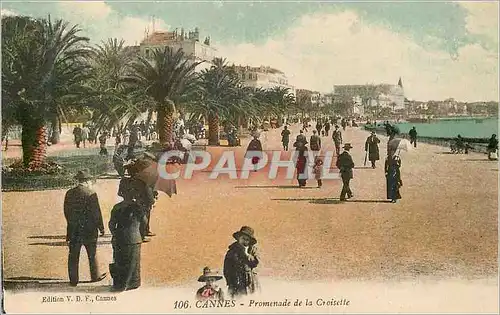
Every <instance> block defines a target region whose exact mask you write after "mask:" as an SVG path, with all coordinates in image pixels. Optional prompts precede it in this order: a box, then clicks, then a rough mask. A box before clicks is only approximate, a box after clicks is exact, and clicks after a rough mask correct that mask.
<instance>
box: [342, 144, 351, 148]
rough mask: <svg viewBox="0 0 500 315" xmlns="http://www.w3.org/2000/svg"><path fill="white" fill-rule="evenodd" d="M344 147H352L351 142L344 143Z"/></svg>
mask: <svg viewBox="0 0 500 315" xmlns="http://www.w3.org/2000/svg"><path fill="white" fill-rule="evenodd" d="M344 149H352V145H351V144H350V143H346V144H344Z"/></svg>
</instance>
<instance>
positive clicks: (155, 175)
mask: <svg viewBox="0 0 500 315" xmlns="http://www.w3.org/2000/svg"><path fill="white" fill-rule="evenodd" d="M131 168H133V173H135V175H134V177H136V178H138V179H140V180H142V181H143V182H145V183H146V184H147V185H149V186H154V190H156V191H163V192H164V193H166V194H167V195H168V196H169V197H172V195H173V194H177V186H176V183H175V179H165V178H162V177H161V176H160V174H159V172H158V162H156V161H152V160H149V159H140V160H138V161H136V162H135V163H134V164H133V165H132V166H131ZM166 170H167V172H168V173H170V174H173V173H176V172H177V171H178V167H177V166H176V164H172V163H168V164H167V165H166Z"/></svg>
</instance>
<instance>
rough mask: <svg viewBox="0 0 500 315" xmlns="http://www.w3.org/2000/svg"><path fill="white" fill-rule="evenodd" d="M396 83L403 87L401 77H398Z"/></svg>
mask: <svg viewBox="0 0 500 315" xmlns="http://www.w3.org/2000/svg"><path fill="white" fill-rule="evenodd" d="M398 85H399V86H400V87H401V88H403V81H401V77H399V81H398Z"/></svg>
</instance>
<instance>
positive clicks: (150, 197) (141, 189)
mask: <svg viewBox="0 0 500 315" xmlns="http://www.w3.org/2000/svg"><path fill="white" fill-rule="evenodd" d="M127 192H128V193H132V194H135V195H136V196H137V201H138V202H139V204H140V205H141V206H142V207H143V210H148V209H150V208H151V207H152V206H153V204H154V203H155V192H154V188H153V187H152V186H148V185H147V184H146V183H144V182H143V181H141V180H140V179H137V178H134V177H126V178H123V179H122V180H120V186H119V188H118V196H121V197H123V196H124V195H125V194H126V193H127Z"/></svg>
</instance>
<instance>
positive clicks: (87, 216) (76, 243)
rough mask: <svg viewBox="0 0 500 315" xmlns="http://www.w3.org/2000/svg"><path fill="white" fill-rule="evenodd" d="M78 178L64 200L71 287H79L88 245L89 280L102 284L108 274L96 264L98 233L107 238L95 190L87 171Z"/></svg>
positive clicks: (79, 174) (79, 172)
mask: <svg viewBox="0 0 500 315" xmlns="http://www.w3.org/2000/svg"><path fill="white" fill-rule="evenodd" d="M75 178H76V179H77V180H78V185H77V186H76V187H74V188H72V189H70V190H68V192H67V193H66V196H65V198H64V216H65V217H66V222H67V224H68V225H67V232H66V242H68V246H69V255H68V273H69V282H70V285H71V286H76V285H77V284H78V265H79V261H80V250H81V248H82V246H85V250H86V251H87V256H88V258H89V267H90V277H91V281H92V282H97V281H101V280H102V279H104V278H105V277H106V273H102V274H100V273H99V267H98V265H97V259H96V251H97V237H98V232H100V233H101V236H103V235H104V224H103V221H102V214H101V207H100V206H99V200H98V198H97V194H96V192H95V191H93V190H92V189H91V179H92V177H91V176H90V174H89V171H88V170H86V169H85V170H81V171H78V173H77V174H76V176H75Z"/></svg>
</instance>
